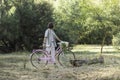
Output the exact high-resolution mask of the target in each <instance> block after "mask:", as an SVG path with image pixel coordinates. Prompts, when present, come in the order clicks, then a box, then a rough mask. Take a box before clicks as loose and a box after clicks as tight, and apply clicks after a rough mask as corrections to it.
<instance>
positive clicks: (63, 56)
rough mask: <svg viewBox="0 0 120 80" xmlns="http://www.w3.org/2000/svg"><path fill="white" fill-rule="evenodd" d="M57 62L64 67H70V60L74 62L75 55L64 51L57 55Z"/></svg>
mask: <svg viewBox="0 0 120 80" xmlns="http://www.w3.org/2000/svg"><path fill="white" fill-rule="evenodd" d="M57 59H58V62H59V64H60V65H62V66H64V67H72V65H71V63H70V60H75V54H74V52H72V51H71V50H66V51H64V52H62V53H60V54H59V55H58V58H57Z"/></svg>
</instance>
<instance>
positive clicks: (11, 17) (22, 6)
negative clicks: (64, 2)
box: [0, 1, 53, 51]
mask: <svg viewBox="0 0 120 80" xmlns="http://www.w3.org/2000/svg"><path fill="white" fill-rule="evenodd" d="M7 3H8V5H6V4H5V2H4V3H3V4H2V14H1V16H2V17H1V32H0V33H1V37H0V38H1V42H2V44H3V46H5V47H7V48H8V49H12V50H10V51H15V50H32V49H33V48H39V46H40V45H41V44H42V42H43V41H42V39H43V36H44V31H45V29H46V26H47V22H49V21H53V18H52V14H53V13H52V12H53V8H52V6H51V5H50V4H48V3H47V2H42V3H39V4H34V3H32V2H31V1H21V2H17V1H11V3H12V4H10V2H7ZM10 5H11V7H10V8H9V9H7V8H8V7H9V6H10ZM4 8H5V9H4ZM12 8H14V11H12V12H11V13H8V12H10V10H11V9H12Z"/></svg>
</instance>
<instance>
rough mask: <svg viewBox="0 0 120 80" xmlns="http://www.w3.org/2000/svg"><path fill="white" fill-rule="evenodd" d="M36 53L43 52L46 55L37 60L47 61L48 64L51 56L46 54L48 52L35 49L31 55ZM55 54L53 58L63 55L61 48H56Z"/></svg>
mask: <svg viewBox="0 0 120 80" xmlns="http://www.w3.org/2000/svg"><path fill="white" fill-rule="evenodd" d="M36 51H41V52H43V53H44V54H45V55H46V56H43V57H41V58H38V60H43V61H48V62H50V60H51V55H49V54H50V53H48V51H46V50H43V49H36V50H35V49H34V50H33V51H32V54H35V52H36ZM55 52H56V54H55V56H57V55H59V54H61V53H63V51H62V48H61V47H60V46H58V48H57V49H56V50H55Z"/></svg>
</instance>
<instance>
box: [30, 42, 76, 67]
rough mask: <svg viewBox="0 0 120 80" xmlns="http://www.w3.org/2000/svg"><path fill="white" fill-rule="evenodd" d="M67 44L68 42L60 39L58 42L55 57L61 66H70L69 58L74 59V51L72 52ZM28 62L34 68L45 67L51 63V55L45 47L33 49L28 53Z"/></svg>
mask: <svg viewBox="0 0 120 80" xmlns="http://www.w3.org/2000/svg"><path fill="white" fill-rule="evenodd" d="M63 44H65V45H63ZM68 46H69V43H68V42H63V41H62V42H60V43H58V47H57V49H56V54H55V58H56V60H57V61H58V63H59V64H60V65H61V66H67V67H68V66H72V65H71V64H70V60H74V59H75V54H74V52H72V51H71V49H70V47H68ZM63 47H64V48H63ZM30 62H31V64H32V66H33V67H35V68H40V67H45V66H46V65H47V64H48V63H52V62H51V55H50V53H48V52H47V51H46V50H45V49H33V51H32V53H31V55H30Z"/></svg>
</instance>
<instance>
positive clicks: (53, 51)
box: [51, 45, 55, 63]
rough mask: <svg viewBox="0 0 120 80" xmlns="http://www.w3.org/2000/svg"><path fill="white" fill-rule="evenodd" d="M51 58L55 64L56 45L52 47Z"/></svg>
mask: <svg viewBox="0 0 120 80" xmlns="http://www.w3.org/2000/svg"><path fill="white" fill-rule="evenodd" d="M51 57H52V61H53V63H55V46H54V45H52V46H51Z"/></svg>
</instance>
